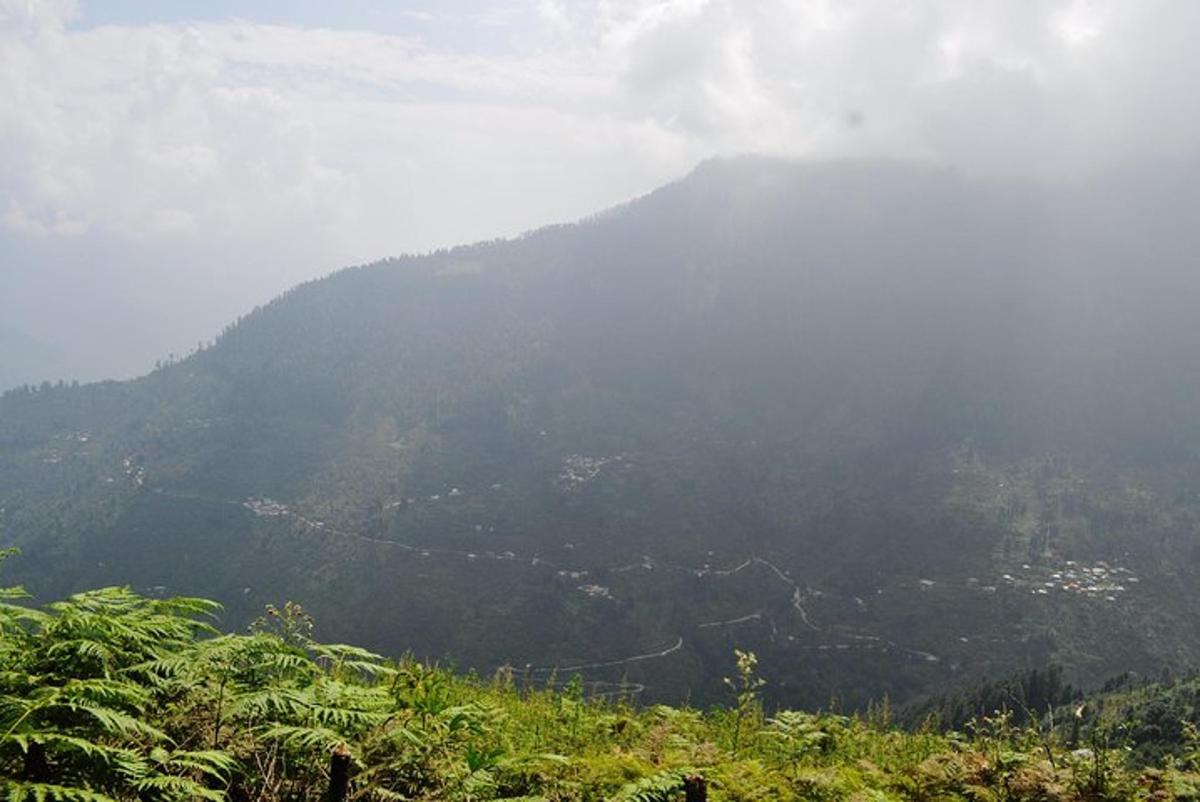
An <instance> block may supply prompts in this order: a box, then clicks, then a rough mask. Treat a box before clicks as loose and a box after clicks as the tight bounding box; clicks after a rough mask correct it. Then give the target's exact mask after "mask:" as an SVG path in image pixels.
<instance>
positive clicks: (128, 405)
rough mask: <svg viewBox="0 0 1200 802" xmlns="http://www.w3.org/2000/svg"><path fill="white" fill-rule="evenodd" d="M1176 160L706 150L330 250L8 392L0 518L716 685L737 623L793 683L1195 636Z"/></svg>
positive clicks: (467, 657) (412, 631)
mask: <svg viewBox="0 0 1200 802" xmlns="http://www.w3.org/2000/svg"><path fill="white" fill-rule="evenodd" d="M1177 181H1178V182H1179V185H1180V186H1187V182H1186V180H1184V178H1183V177H1180V178H1179V179H1177ZM1166 184H1167V182H1165V181H1164V182H1162V183H1161V184H1160V183H1154V184H1146V183H1139V182H1135V181H1132V180H1123V179H1120V178H1114V179H1111V180H1108V181H1106V182H1103V183H1099V184H1097V185H1096V186H1092V187H1089V188H1087V191H1086V192H1080V193H1078V194H1069V193H1066V192H1060V193H1047V192H1042V191H1034V190H1032V189H1030V188H1027V187H1001V186H994V185H982V184H979V183H974V182H971V181H967V180H965V179H962V178H960V177H957V176H955V175H953V174H950V173H946V172H941V171H938V170H934V169H930V168H925V167H917V166H911V165H903V164H890V163H845V164H834V165H806V164H794V163H786V162H777V161H771V160H764V159H739V160H731V161H716V162H710V163H706V164H705V165H702V166H701V167H700V168H698V169H697V170H696V171H695V172H694V173H692V174H691V175H690V176H688V177H687V178H685V179H684V180H682V181H680V182H678V183H676V184H673V185H670V186H667V187H664V188H663V189H661V190H659V191H657V192H655V193H652V194H651V195H649V196H647V197H645V198H642V199H639V200H637V201H635V202H633V203H631V204H628V205H626V206H624V207H620V208H617V209H614V210H612V211H609V212H607V213H605V214H602V215H600V216H598V217H597V218H595V219H592V220H588V221H584V222H582V223H580V224H577V225H571V226H561V227H555V228H550V229H545V230H542V231H538V232H535V233H532V234H530V235H528V236H525V237H522V238H520V239H517V240H513V241H501V242H491V243H484V244H479V245H474V246H470V247H464V248H457V249H454V250H451V251H448V252H440V253H436V254H433V255H429V256H425V257H419V258H416V257H412V258H403V259H398V260H390V261H386V262H381V263H378V264H374V265H369V266H366V267H362V268H355V269H350V270H344V271H341V272H338V273H336V274H334V275H332V276H331V277H329V278H327V279H324V280H321V281H316V282H312V283H309V284H305V285H302V286H300V287H298V288H296V289H295V290H293V291H291V292H289V293H287V294H286V295H284V296H283V297H281V298H279V299H277V300H276V301H274V302H273V303H271V304H269V305H267V306H266V307H264V308H262V309H258V310H255V311H254V313H252V314H249V315H247V316H246V317H245V318H243V319H242V320H240V321H238V323H237V324H236V325H234V326H232V327H230V328H229V329H228V330H227V331H226V332H224V334H223V335H222V336H221V337H220V338H219V340H218V341H217V342H216V344H215V345H214V346H213V347H211V348H208V349H206V350H204V351H202V352H200V353H197V354H194V355H192V356H190V357H189V358H187V359H184V360H182V361H180V362H178V363H175V364H171V365H168V366H166V367H164V368H162V369H160V370H156V371H155V372H154V373H152V374H150V375H148V376H146V377H144V378H141V379H138V380H136V381H132V382H123V383H102V384H95V385H87V386H84V387H80V388H69V387H62V388H50V389H47V390H41V391H37V392H28V391H17V392H13V393H9V394H8V395H6V396H5V397H4V398H3V400H2V401H0V533H2V534H3V537H4V539H5V540H6V541H9V542H11V543H13V544H16V545H20V546H22V548H23V551H24V557H23V559H22V576H23V578H24V579H25V580H26V583H27V584H28V585H29V586H30V587H31V590H33V591H34V592H35V593H36V594H37V595H38V596H39V597H42V598H49V597H51V596H54V595H57V594H60V593H62V592H65V591H68V590H73V589H79V588H83V587H90V586H94V585H97V584H101V583H114V582H122V583H124V582H128V583H131V584H133V585H134V587H136V588H137V589H139V590H143V591H147V592H165V593H188V594H202V595H207V596H214V597H216V598H219V599H220V600H221V601H223V602H224V603H226V605H227V608H228V613H227V615H228V617H229V621H230V622H232V623H235V624H236V623H237V622H239V621H243V620H247V619H248V618H250V617H252V616H253V615H254V614H255V613H257V612H258V611H259V610H261V608H262V605H263V604H265V603H267V602H274V601H279V600H281V599H283V598H293V599H296V600H298V601H301V602H303V603H304V604H305V606H306V608H308V609H310V610H311V611H312V612H313V613H314V614H315V616H316V618H317V621H318V623H319V632H320V633H321V634H322V635H323V636H324V637H328V638H334V639H338V640H350V641H354V642H358V643H363V644H364V645H367V646H369V647H373V648H376V649H379V650H383V651H388V652H391V653H396V652H399V651H402V650H405V649H412V650H413V651H415V652H416V653H418V654H428V655H437V656H451V657H453V658H454V659H455V660H456V661H457V662H458V664H459V665H461V666H464V667H465V666H474V667H477V668H479V669H480V670H491V669H494V668H495V667H496V666H499V665H502V664H506V663H507V664H512V665H515V666H519V667H526V666H528V670H529V671H530V672H531V673H532V674H533V675H541V674H549V673H551V670H552V669H553V668H554V667H555V666H557V667H560V668H570V669H571V671H579V672H581V673H583V674H584V675H585V677H586V678H587V679H588V680H589V682H592V683H594V685H593V686H592V688H593V690H596V689H598V690H601V691H603V690H604V689H605V688H609V687H612V686H611V685H608V684H606V683H625V684H626V686H627V687H629V686H633V687H642V686H643V685H644V686H645V691H644V693H645V695H646V697H647V698H669V699H678V698H682V697H683V696H685V695H686V694H691V696H692V698H693V699H699V700H702V699H706V698H711V697H712V696H713V695H714V694H715V693H717V692H718V691H719V689H720V682H719V681H720V676H721V672H722V670H723V669H722V665H723V661H727V655H728V654H729V652H730V649H731V648H732V647H733V646H734V645H740V646H742V647H745V648H751V649H754V650H755V651H756V652H757V653H758V654H759V656H760V659H761V660H762V663H763V665H764V667H765V670H766V671H767V673H769V674H770V675H771V676H773V677H775V678H776V681H775V682H774V683H773V685H772V688H771V693H772V694H774V695H775V696H776V697H778V700H779V701H782V702H788V703H794V704H795V703H807V704H812V703H823V702H827V701H828V700H829V698H830V697H831V696H836V697H838V698H840V699H842V700H843V702H844V703H845V704H847V705H854V704H858V703H861V702H863V701H864V700H866V699H868V698H878V697H879V696H881V695H883V694H890V695H891V696H892V697H893V698H895V699H904V698H907V697H909V696H911V695H912V694H914V693H916V692H917V691H920V690H923V689H928V688H930V687H933V686H938V687H940V686H941V685H943V684H944V683H947V682H955V681H958V680H959V679H963V678H967V677H974V676H978V675H998V674H1002V673H1008V672H1012V671H1017V670H1021V669H1023V668H1028V667H1030V666H1039V665H1043V664H1045V663H1046V662H1048V661H1051V660H1055V661H1058V662H1060V663H1062V664H1064V665H1065V666H1066V668H1067V671H1068V673H1069V674H1070V675H1071V676H1072V677H1073V678H1075V679H1076V680H1078V681H1081V682H1089V681H1095V680H1096V679H1099V678H1102V677H1105V676H1109V675H1111V674H1113V673H1116V672H1118V671H1122V670H1127V669H1133V670H1140V671H1150V670H1157V669H1158V668H1159V667H1161V666H1164V665H1180V664H1184V663H1189V662H1192V661H1195V659H1196V658H1197V656H1198V655H1197V652H1198V651H1200V645H1198V644H1200V639H1198V638H1197V634H1198V633H1197V628H1198V625H1197V621H1200V617H1197V612H1200V610H1198V609H1197V608H1198V607H1200V605H1197V602H1196V600H1195V599H1194V596H1193V594H1192V593H1191V589H1192V588H1194V587H1195V579H1196V577H1195V572H1196V569H1197V557H1198V556H1200V552H1198V551H1197V549H1196V544H1197V542H1198V540H1197V535H1196V521H1197V514H1198V513H1200V504H1198V503H1197V502H1198V500H1200V496H1198V495H1197V494H1198V492H1200V466H1198V465H1197V461H1196V455H1197V453H1198V447H1200V407H1198V406H1197V405H1196V404H1195V399H1196V398H1198V397H1200V394H1198V392H1197V391H1198V390H1200V371H1198V369H1197V368H1198V366H1197V358H1196V355H1197V354H1200V342H1198V340H1200V328H1198V327H1196V326H1195V325H1194V323H1193V315H1194V310H1195V309H1196V308H1197V303H1196V302H1197V300H1200V278H1198V277H1197V276H1196V275H1195V271H1194V269H1193V267H1192V261H1193V260H1194V256H1193V254H1195V253H1196V252H1197V250H1196V248H1195V247H1194V246H1195V245H1197V243H1196V239H1197V235H1196V233H1195V231H1194V226H1193V225H1192V224H1191V223H1192V221H1191V220H1190V217H1189V215H1190V213H1189V211H1188V210H1189V209H1190V208H1191V207H1190V206H1189V205H1187V204H1179V203H1168V202H1166V201H1164V200H1163V199H1164V198H1166V199H1170V198H1178V197H1179V193H1178V192H1176V191H1175V190H1171V189H1170V187H1169V186H1167V188H1166V189H1164V188H1163V187H1164V186H1166ZM179 302H180V303H186V299H180V301H179ZM567 673H570V672H567Z"/></svg>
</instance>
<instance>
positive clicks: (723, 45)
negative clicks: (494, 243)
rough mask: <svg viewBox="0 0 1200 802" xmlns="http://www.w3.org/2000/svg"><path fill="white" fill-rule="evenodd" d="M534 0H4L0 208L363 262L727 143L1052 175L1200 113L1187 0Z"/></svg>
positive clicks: (648, 176)
mask: <svg viewBox="0 0 1200 802" xmlns="http://www.w3.org/2000/svg"><path fill="white" fill-rule="evenodd" d="M526 11H527V12H528V13H523V12H521V10H520V9H519V8H514V9H507V10H506V11H505V13H504V14H502V15H499V16H495V15H493V16H492V17H489V19H488V20H487V25H486V27H487V28H488V29H489V31H491V33H490V34H489V35H490V36H491V37H492V38H493V39H494V40H496V41H507V42H510V43H516V44H514V46H512V47H507V48H489V49H486V50H485V49H482V48H479V47H473V46H471V42H470V41H468V40H467V39H464V41H463V42H462V43H459V44H458V45H456V44H455V43H453V42H447V41H444V39H439V40H437V42H435V43H430V42H428V41H426V40H425V39H423V38H422V35H423V34H422V31H423V30H424V28H425V27H427V24H428V23H429V22H430V20H431V19H433V17H431V16H430V15H429V13H428V12H420V11H417V12H413V13H414V15H415V21H414V23H413V31H412V33H411V34H409V35H397V34H387V35H385V34H382V33H375V32H370V31H348V30H333V29H323V28H311V27H310V28H301V27H295V26H287V25H266V24H259V23H248V22H239V21H236V20H230V21H221V22H202V23H191V24H184V23H180V24H176V25H164V24H155V25H128V26H115V25H110V26H102V27H97V28H90V29H88V28H81V27H78V26H72V25H70V24H69V23H70V21H71V19H72V18H73V15H74V7H73V6H72V5H71V4H68V3H61V2H45V1H39V0H32V1H30V0H0V178H2V179H3V181H2V188H0V216H2V217H0V221H2V224H3V225H5V226H7V227H8V228H9V229H10V230H19V231H24V232H30V233H37V234H40V235H46V236H72V235H79V234H81V233H83V232H91V231H101V232H104V233H106V234H114V235H117V236H121V237H126V238H128V239H129V240H130V241H131V242H136V241H144V240H146V239H148V238H152V239H156V240H164V239H165V240H172V239H175V240H178V241H180V242H186V241H188V240H189V238H191V239H195V238H206V239H212V238H223V237H228V238H230V239H231V240H237V241H239V242H241V243H246V242H258V243H260V247H261V248H262V249H263V251H264V252H265V253H271V252H273V245H272V243H273V242H275V241H277V240H278V239H280V238H289V239H290V240H293V244H294V240H295V239H296V238H297V237H299V238H302V239H304V240H305V241H307V242H309V243H310V244H311V251H312V252H313V253H314V254H320V255H321V258H327V259H332V260H336V261H340V262H347V261H358V260H364V259H369V258H372V257H375V256H382V255H385V254H388V253H395V252H398V251H405V250H420V249H425V248H429V247H432V246H435V245H442V244H449V243H453V242H456V241H461V240H469V239H473V238H479V237H489V236H495V235H498V234H504V233H515V232H517V231H520V230H522V229H525V228H529V227H531V226H534V225H537V224H539V223H541V222H547V221H551V220H563V219H570V218H572V217H577V216H580V215H583V214H586V213H588V212H589V211H592V210H595V209H597V208H599V207H602V206H604V205H607V204H611V203H614V202H617V201H619V200H621V199H623V198H625V197H628V196H629V195H632V194H636V193H639V192H642V191H645V190H647V189H649V188H651V187H653V186H654V185H656V184H658V183H660V182H662V181H664V180H666V179H668V178H670V177H673V176H675V175H678V174H679V173H681V172H683V171H684V170H686V169H687V168H688V167H689V166H690V165H691V164H693V163H695V162H696V161H698V160H700V159H702V158H704V157H706V156H709V155H712V154H715V153H733V152H740V151H765V152H769V153H786V154H791V155H813V156H828V155H864V154H865V155H888V156H897V155H898V156H906V157H915V158H923V159H931V160H937V161H942V162H945V163H948V164H951V165H954V166H956V167H958V168H960V169H962V170H964V171H967V172H976V173H982V174H999V175H1005V176H1010V175H1023V176H1029V177H1034V178H1049V179H1055V180H1058V179H1062V178H1071V177H1076V176H1080V175H1085V174H1087V173H1089V172H1093V171H1096V170H1101V169H1106V168H1107V167H1110V166H1112V165H1115V164H1119V163H1122V162H1123V161H1129V160H1136V159H1141V158H1147V157H1150V156H1176V155H1181V154H1186V153H1188V152H1189V151H1190V150H1191V149H1192V148H1194V144H1193V143H1194V142H1196V141H1197V135H1198V134H1200V124H1198V119H1197V118H1198V115H1197V113H1196V112H1195V111H1194V110H1193V105H1194V104H1192V103H1191V102H1190V98H1191V97H1194V96H1195V90H1196V89H1200V87H1198V86H1196V84H1197V82H1198V81H1200V77H1198V76H1200V64H1197V63H1196V61H1197V56H1196V55H1194V54H1193V49H1192V47H1191V42H1190V41H1189V39H1188V35H1189V32H1190V31H1193V30H1195V29H1196V23H1197V22H1200V6H1196V5H1194V4H1187V3H1182V4H1181V3H1168V2H1156V1H1155V0H1110V1H1109V2H1085V1H1084V0H1060V1H1059V2H1046V3H1032V2H1030V3H1023V2H1010V1H1009V0H978V1H977V2H967V3H964V2H960V1H959V0H929V1H928V2H914V3H894V2H886V1H885V0H861V1H860V2H833V0H809V1H805V2H801V1H799V0H789V1H787V2H785V1H784V0H763V1H762V2H757V3H753V4H747V3H743V2H738V0H595V2H587V3H563V2H556V1H555V0H539V1H538V2H533V1H532V0H531V2H530V3H528V4H527V9H526ZM460 16H461V15H460ZM463 24H465V23H463ZM479 24H480V25H481V26H482V25H483V24H484V23H483V22H480V23H479ZM336 261H335V263H336ZM327 266H328V265H327ZM303 269H304V270H312V269H313V268H312V266H305V267H304V268H303Z"/></svg>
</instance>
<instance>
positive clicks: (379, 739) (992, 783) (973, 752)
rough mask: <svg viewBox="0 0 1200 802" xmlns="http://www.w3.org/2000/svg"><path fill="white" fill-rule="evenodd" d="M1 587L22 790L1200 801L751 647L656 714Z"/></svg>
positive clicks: (1193, 783)
mask: <svg viewBox="0 0 1200 802" xmlns="http://www.w3.org/2000/svg"><path fill="white" fill-rule="evenodd" d="M3 593H4V599H3V603H2V604H0V783H3V787H4V793H3V797H2V798H3V799H6V800H9V802H24V801H25V800H65V801H68V802H107V801H108V800H164V801H165V800H181V801H182V800H200V799H209V800H231V801H233V802H238V801H240V800H264V801H267V800H285V799H287V800H317V799H322V798H330V797H327V796H326V794H328V793H330V792H329V788H330V779H331V778H330V767H331V765H332V764H334V763H336V762H337V761H338V760H339V759H340V760H342V762H343V764H345V763H347V762H348V765H349V767H350V784H349V788H348V791H347V795H346V797H345V798H348V799H361V800H401V799H414V800H433V799H447V800H449V799H453V800H492V799H510V800H516V799H524V800H534V799H541V800H642V801H648V800H670V799H682V797H683V787H684V784H685V782H687V781H688V778H689V777H695V776H700V777H703V778H704V780H705V782H706V783H707V786H708V791H709V798H710V799H716V800H785V799H829V800H833V799H856V800H883V799H913V800H925V799H958V798H962V799H974V800H1001V799H1031V800H1032V799H1039V800H1048V799H1130V798H1154V799H1159V798H1162V799H1166V798H1173V797H1180V798H1184V797H1192V796H1196V795H1197V794H1198V793H1200V791H1198V789H1200V776H1197V774H1196V773H1195V770H1196V768H1197V765H1196V764H1197V759H1198V756H1197V754H1195V753H1194V752H1191V751H1185V753H1184V754H1183V755H1182V756H1177V757H1173V758H1171V759H1170V762H1169V763H1168V764H1164V765H1162V766H1161V767H1156V768H1153V769H1142V770H1134V769H1131V768H1128V767H1126V765H1125V760H1126V753H1125V752H1124V751H1123V750H1121V749H1119V748H1117V746H1118V745H1117V744H1115V743H1098V742H1097V743H1094V744H1093V746H1092V748H1088V749H1077V750H1074V751H1068V750H1066V749H1065V748H1063V747H1061V746H1060V745H1058V744H1057V743H1055V741H1054V736H1053V735H1043V734H1041V733H1040V731H1039V729H1038V728H1037V727H1036V726H1031V727H1029V728H1026V729H1017V728H1015V727H1013V726H1012V724H1011V722H1010V721H1009V720H1008V719H1007V718H1006V717H1004V716H998V717H996V718H992V719H985V720H983V721H981V722H978V723H977V724H975V725H972V727H969V728H968V733H969V734H966V735H960V734H953V733H952V734H939V733H934V732H931V731H917V732H915V733H914V732H902V731H899V730H896V729H893V728H892V727H891V726H890V725H889V722H888V714H887V709H886V707H885V708H882V709H880V710H877V711H875V713H874V714H872V715H869V716H866V717H846V716H840V715H832V714H810V713H802V712H797V711H780V712H776V713H774V714H773V715H771V714H767V713H766V712H764V710H763V708H762V705H761V703H760V701H759V697H758V695H757V691H758V689H759V688H760V687H761V680H760V679H759V678H758V677H757V676H756V675H755V662H754V659H753V656H752V655H745V654H739V655H738V657H739V659H738V660H737V663H736V672H735V673H736V676H735V677H734V678H732V679H731V680H730V682H729V684H730V686H731V687H732V688H733V690H734V691H735V693H736V699H734V700H733V701H734V702H735V704H734V706H733V707H731V708H729V709H714V710H711V711H706V712H702V711H699V710H692V709H686V708H682V709H681V708H672V707H665V706H655V707H649V708H638V707H635V706H633V705H632V704H630V703H628V702H627V701H624V700H611V699H609V700H598V699H588V698H585V691H586V688H585V686H584V685H583V683H582V682H581V681H579V680H578V679H575V680H572V681H570V682H569V683H567V684H566V685H565V686H564V687H561V688H559V689H557V690H556V689H555V686H556V685H557V683H555V682H554V681H553V680H551V682H550V684H549V687H539V688H531V687H528V686H527V685H526V684H525V683H522V682H521V678H520V677H519V676H514V675H513V674H512V673H510V672H501V673H499V674H498V675H497V676H495V677H492V678H489V679H484V678H479V677H463V676H457V675H454V674H452V673H450V672H447V671H445V670H442V669H439V668H437V667H434V666H430V665H428V664H425V663H422V662H418V661H415V660H411V659H404V660H400V661H399V662H392V661H388V660H384V659H383V658H381V657H379V656H377V655H374V654H371V653H368V652H366V651H363V650H361V649H357V648H354V647H349V646H330V645H325V644H320V643H318V642H316V641H314V640H313V639H312V638H311V636H310V632H311V628H312V625H311V621H310V620H309V619H308V618H307V616H306V615H305V614H304V612H303V611H302V610H301V609H300V608H299V607H298V606H296V605H291V604H289V605H286V606H284V607H283V608H282V609H275V608H270V609H269V610H268V612H267V615H265V616H264V618H263V619H262V620H260V621H259V622H258V623H257V624H256V626H255V627H253V629H252V631H251V632H250V633H249V634H245V635H228V634H219V633H218V632H217V631H216V630H215V629H214V628H213V627H212V626H210V625H209V624H208V623H205V620H206V618H207V617H208V616H210V615H212V614H213V613H214V612H215V611H216V606H215V605H214V604H213V603H211V602H207V601H203V600H199V599H183V598H177V599H167V600H160V599H149V598H144V597H140V596H138V595H136V594H134V593H132V592H131V591H129V590H127V589H121V588H107V589H103V590H97V591H92V592H88V593H82V594H79V595H76V596H72V597H71V598H69V599H67V600H66V601H63V602H59V603H56V604H51V605H48V606H46V607H44V608H40V609H34V608H31V607H27V606H24V605H23V604H21V602H22V601H23V599H22V595H23V594H22V592H21V591H20V589H8V590H5V591H4V592H3ZM692 782H694V780H693V781H692ZM335 785H336V783H335Z"/></svg>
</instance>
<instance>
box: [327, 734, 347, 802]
mask: <svg viewBox="0 0 1200 802" xmlns="http://www.w3.org/2000/svg"><path fill="white" fill-rule="evenodd" d="M349 793H350V750H349V749H347V748H346V745H345V744H338V745H337V746H336V747H334V750H333V754H332V755H331V756H330V758H329V791H328V792H326V794H325V802H346V797H347V796H348V795H349Z"/></svg>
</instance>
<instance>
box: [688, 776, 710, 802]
mask: <svg viewBox="0 0 1200 802" xmlns="http://www.w3.org/2000/svg"><path fill="white" fill-rule="evenodd" d="M683 794H684V799H685V800H686V802H708V783H706V782H704V778H703V777H701V776H700V775H699V774H692V775H689V776H687V777H684V778H683Z"/></svg>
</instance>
